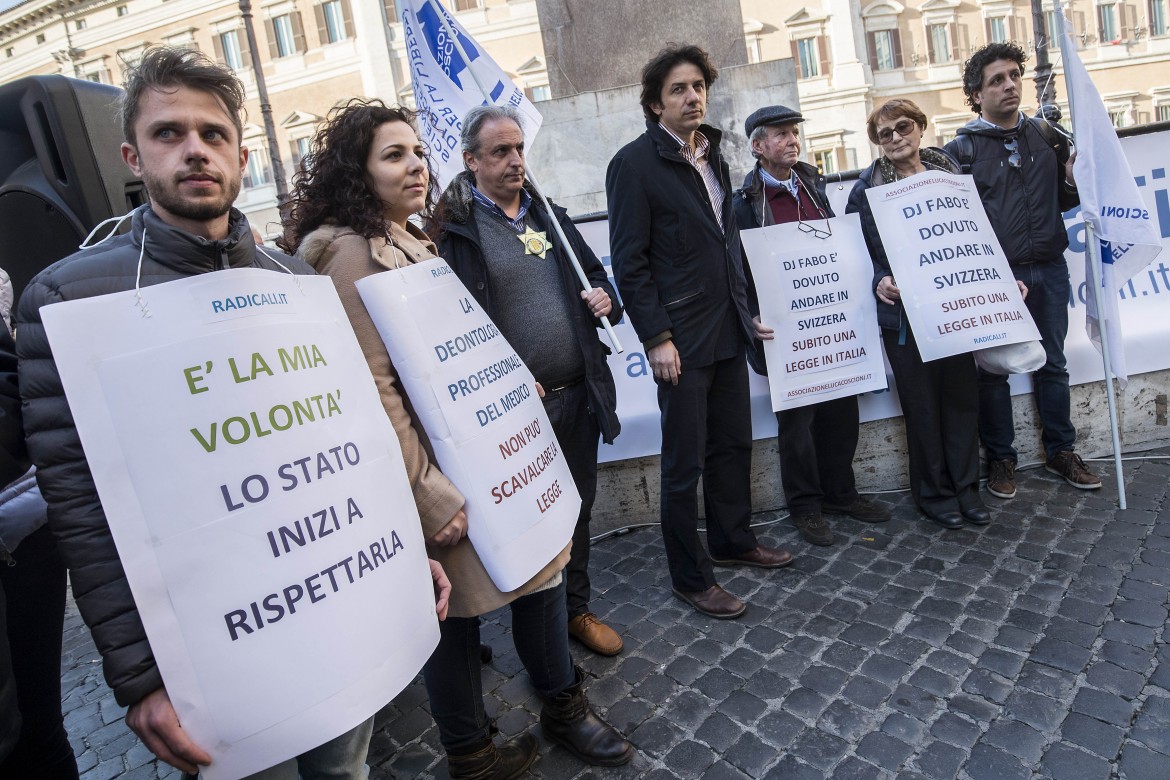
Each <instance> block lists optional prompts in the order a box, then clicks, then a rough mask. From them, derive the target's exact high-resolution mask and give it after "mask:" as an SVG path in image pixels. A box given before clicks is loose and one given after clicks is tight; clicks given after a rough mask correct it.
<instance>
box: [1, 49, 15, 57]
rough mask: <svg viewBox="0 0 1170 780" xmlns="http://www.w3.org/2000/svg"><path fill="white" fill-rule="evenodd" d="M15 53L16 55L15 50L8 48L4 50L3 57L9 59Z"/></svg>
mask: <svg viewBox="0 0 1170 780" xmlns="http://www.w3.org/2000/svg"><path fill="white" fill-rule="evenodd" d="M15 53H16V50H15V49H14V48H13V47H12V46H9V47H8V48H7V49H5V50H4V56H5V57H11V56H12V55H13V54H15Z"/></svg>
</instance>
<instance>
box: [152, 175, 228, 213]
mask: <svg viewBox="0 0 1170 780" xmlns="http://www.w3.org/2000/svg"><path fill="white" fill-rule="evenodd" d="M142 181H143V183H144V184H145V185H146V192H147V194H148V195H150V200H151V202H152V203H155V204H157V205H159V206H160V207H162V208H163V209H166V211H167V212H168V213H170V214H173V215H175V216H176V217H179V218H180V219H187V220H191V221H193V222H210V221H211V220H213V219H218V218H219V217H222V216H223V215H224V214H227V213H228V212H229V211H230V210H231V208H232V204H233V203H235V202H236V197H238V196H239V194H240V184H241V182H240V180H239V179H236V180H235V181H234V182H224V185H225V186H226V187H227V188H228V189H227V191H226V192H225V193H224V197H223V198H222V199H221V200H215V201H207V200H202V201H195V202H191V201H189V200H186V199H184V198H182V197H180V196H179V195H178V192H177V183H172V185H171V186H167V184H166V183H164V182H163V181H162V180H161V179H160V178H158V177H157V176H155V175H154V174H153V172H151V171H147V170H146V169H143V171H142Z"/></svg>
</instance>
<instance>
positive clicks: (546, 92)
mask: <svg viewBox="0 0 1170 780" xmlns="http://www.w3.org/2000/svg"><path fill="white" fill-rule="evenodd" d="M529 100H531V101H532V102H533V103H539V102H540V101H541V100H552V87H550V86H549V85H548V84H542V85H540V86H539V87H533V88H532V97H531V98H529Z"/></svg>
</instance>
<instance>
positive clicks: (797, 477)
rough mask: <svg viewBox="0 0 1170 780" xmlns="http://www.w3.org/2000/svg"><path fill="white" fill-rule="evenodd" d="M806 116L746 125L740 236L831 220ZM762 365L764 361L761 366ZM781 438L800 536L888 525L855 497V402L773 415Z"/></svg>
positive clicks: (765, 335) (762, 114)
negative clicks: (806, 142)
mask: <svg viewBox="0 0 1170 780" xmlns="http://www.w3.org/2000/svg"><path fill="white" fill-rule="evenodd" d="M803 121H804V117H803V116H801V114H800V112H799V111H797V110H796V109H792V108H788V107H787V106H765V107H764V108H761V109H759V110H758V111H756V112H754V113H753V114H752V115H751V116H749V117H748V118H747V122H746V123H745V130H746V132H747V136H748V138H749V139H750V140H751V144H752V156H754V157H755V158H756V165H755V167H754V168H753V169H752V170H751V172H750V173H748V175H747V178H746V179H744V182H743V188H742V189H740V190H738V191H736V193H735V199H734V206H733V207H734V210H735V219H736V222H738V223H739V229H740V230H750V229H751V228H758V227H763V226H765V225H779V224H783V223H785V222H799V221H805V220H810V221H811V220H823V219H828V218H829V217H831V216H833V209H832V207H831V206H830V205H829V199H828V197H827V196H826V195H825V177H824V176H822V175H821V174H820V172H819V171H818V170H817V169H816V168H814V167H813V166H811V165H809V164H808V163H806V162H802V161H801V159H800V127H799V125H800V123H801V122H803ZM749 287H751V289H750V293H751V297H752V300H751V305H752V308H753V310H754V312H756V313H757V316H756V322H757V331H758V333H759V335H760V338H762V339H770V338H773V334H772V331H771V329H770V328H766V327H764V326H762V325H759V316H758V312H759V304H758V303H757V301H756V299H755V294H754V293H755V290H754V286H750V285H749ZM761 362H762V361H761ZM776 422H777V424H778V425H779V428H780V433H779V439H778V447H777V448H778V449H779V451H780V482H781V484H782V485H783V487H784V497H785V501H786V502H787V504H788V513H789V516H791V518H792V523H793V525H795V526H796V530H797V531H799V532H800V535H801V536H802V537H803V538H804V539H805V540H806V541H808V542H810V543H811V544H818V545H822V546H828V545H831V544H832V543H833V531H832V529H830V528H829V524H828V522H826V520H825V518H824V515H825V514H834V515H849V516H850V517H853V518H855V519H857V520H863V521H865V522H869V523H879V522H883V521H885V520H888V519H889V518H890V515H889V512H887V511H886V510H885V509H884V508H883V507H880V506H878V505H876V504H873V503H870V502H869V501H866V500H865V499H863V498H862V497H861V496H860V495H858V493H857V486H856V481H855V480H854V477H853V455H854V453H855V452H856V451H857V436H858V425H859V422H860V421H859V418H858V411H857V396H847V397H845V398H837V399H834V400H832V401H823V402H821V403H818V404H810V405H808V406H801V407H797V408H795V409H786V410H784V411H780V412H777V413H776Z"/></svg>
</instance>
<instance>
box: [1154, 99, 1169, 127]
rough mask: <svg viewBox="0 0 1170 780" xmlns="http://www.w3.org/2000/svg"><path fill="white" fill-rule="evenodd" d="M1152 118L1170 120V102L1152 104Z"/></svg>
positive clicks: (1159, 120)
mask: <svg viewBox="0 0 1170 780" xmlns="http://www.w3.org/2000/svg"><path fill="white" fill-rule="evenodd" d="M1154 120H1155V121H1157V122H1170V103H1162V104H1161V105H1158V106H1154Z"/></svg>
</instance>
